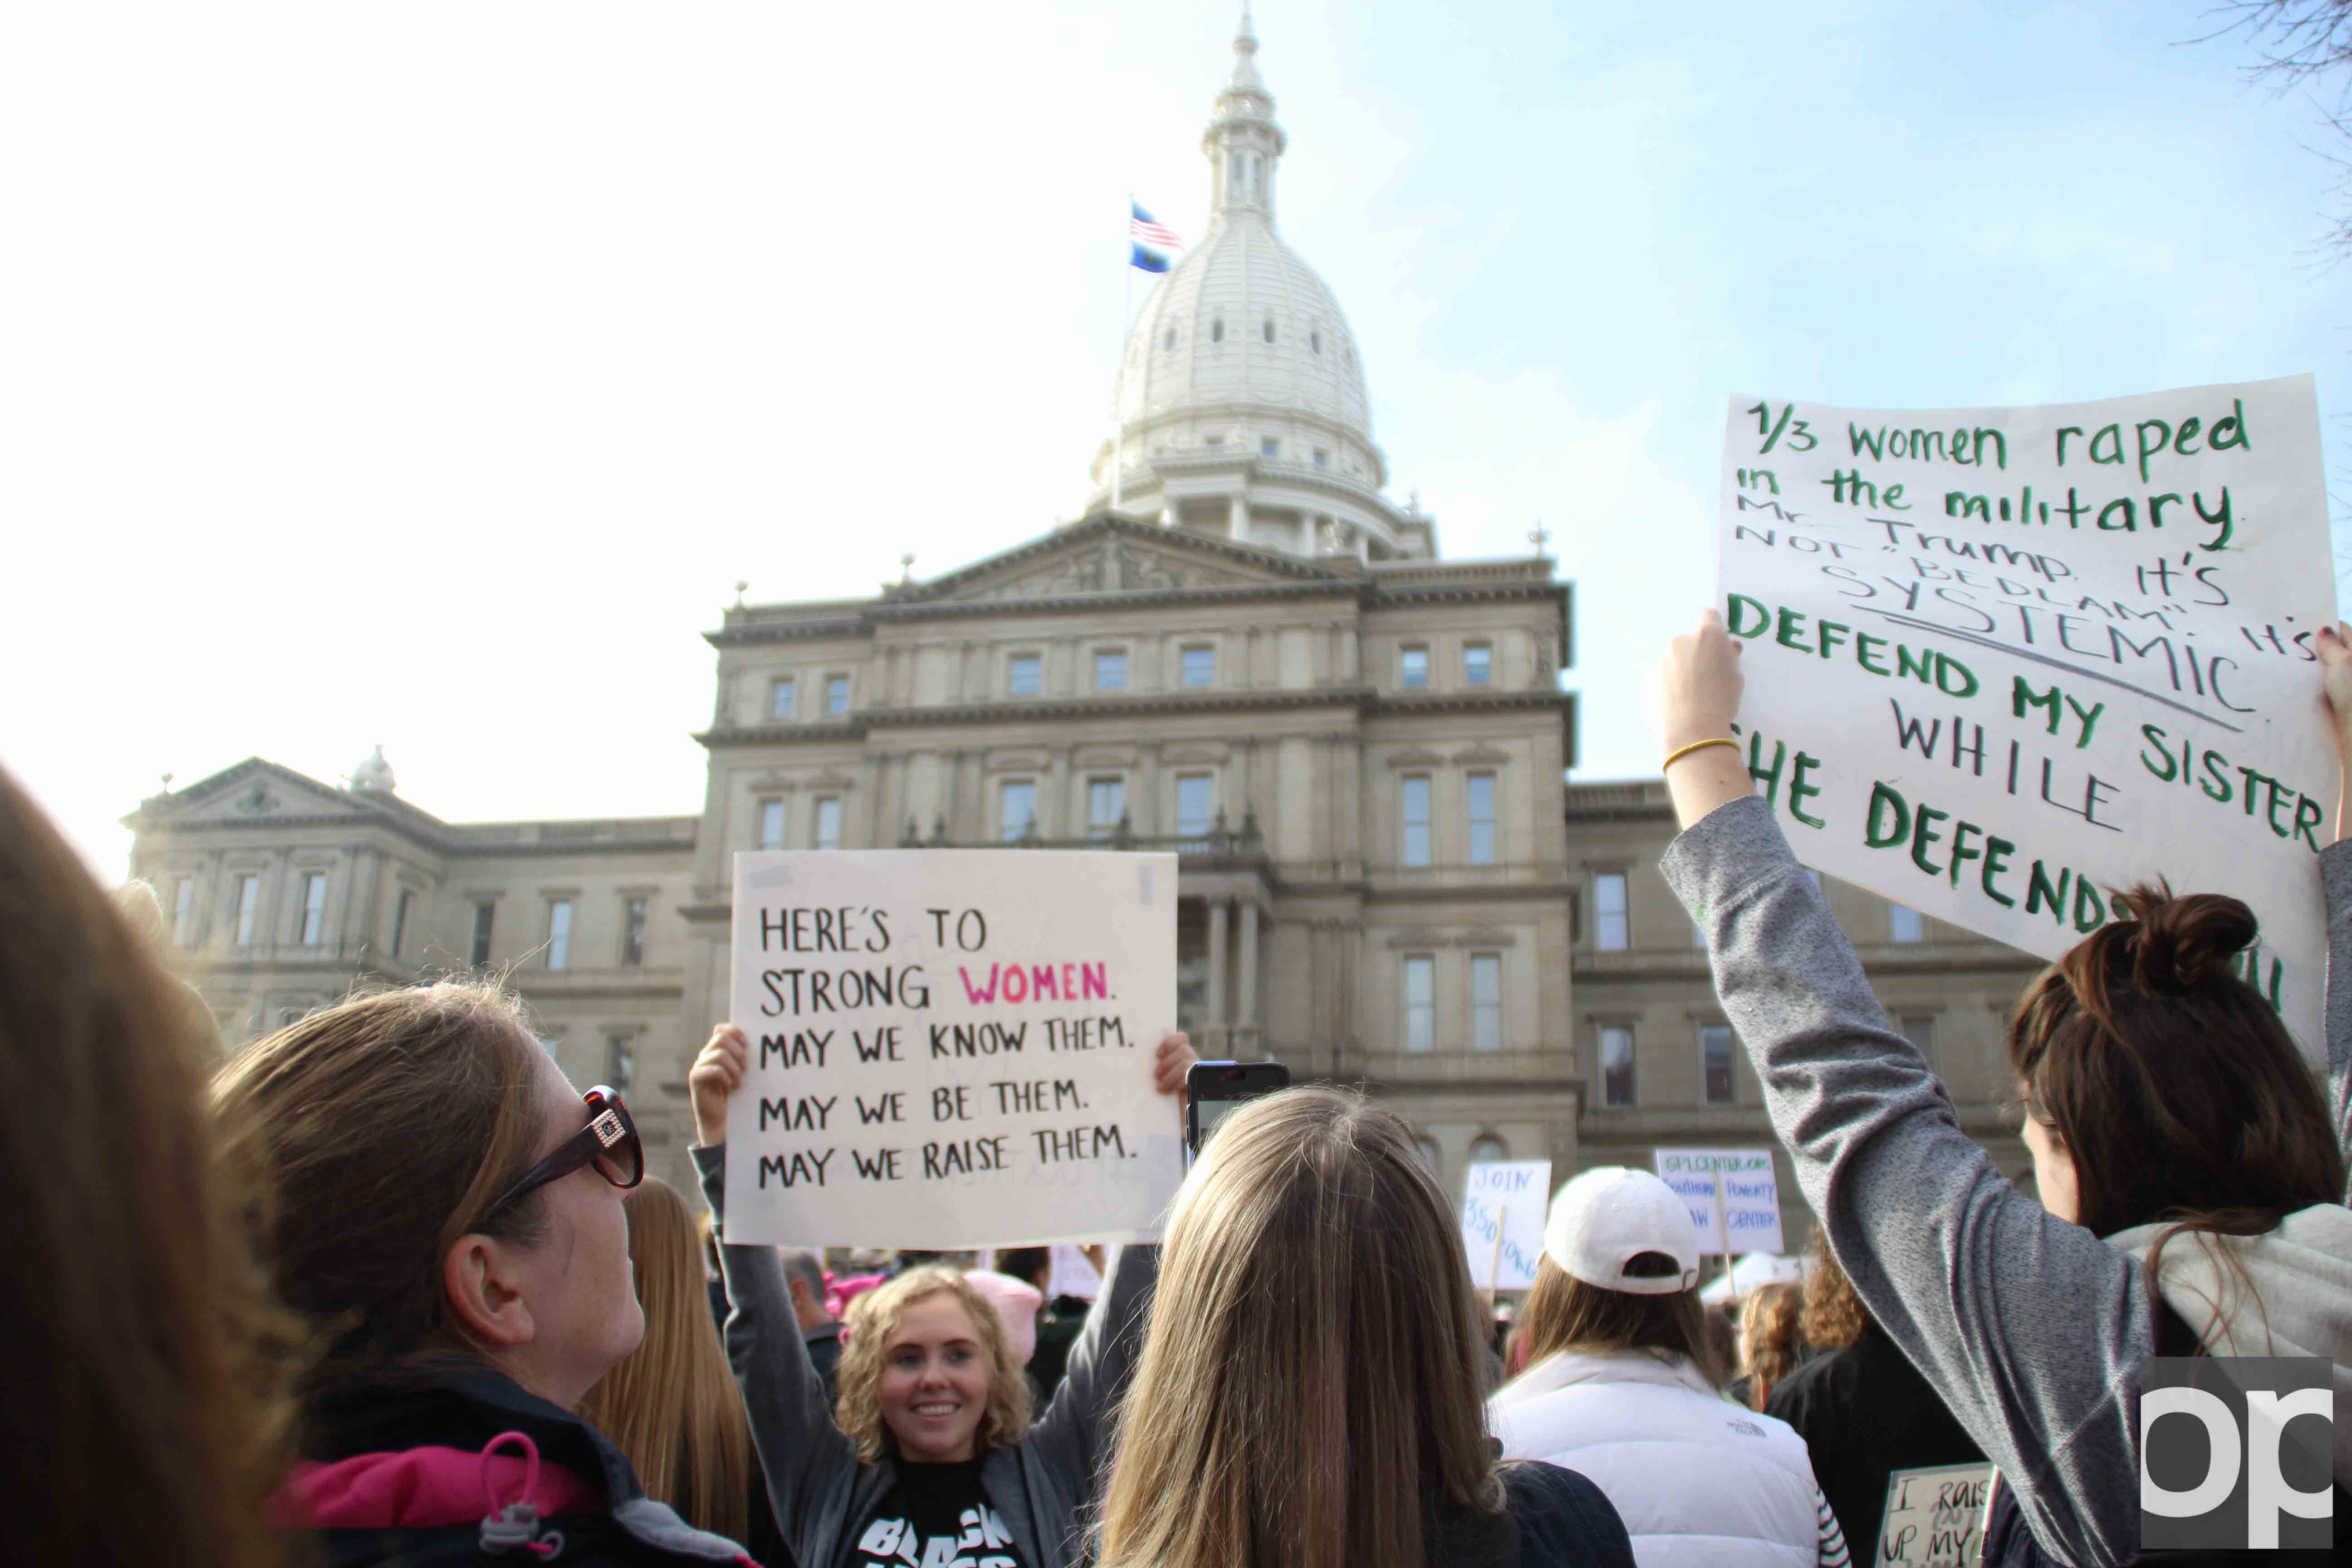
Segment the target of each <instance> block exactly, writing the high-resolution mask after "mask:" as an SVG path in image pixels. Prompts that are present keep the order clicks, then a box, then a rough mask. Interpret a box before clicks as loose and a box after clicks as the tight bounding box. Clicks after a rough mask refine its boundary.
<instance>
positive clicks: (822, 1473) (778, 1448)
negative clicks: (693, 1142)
mask: <svg viewBox="0 0 2352 1568" xmlns="http://www.w3.org/2000/svg"><path fill="white" fill-rule="evenodd" d="M691 1152H692V1154H693V1155H694V1165H695V1171H696V1173H697V1174H698V1175H699V1176H700V1177H701V1178H702V1195H703V1196H704V1198H705V1199H707V1200H708V1201H709V1205H710V1217H711V1218H712V1220H714V1221H715V1222H717V1223H718V1225H719V1236H720V1237H721V1238H722V1239H723V1238H724V1237H725V1236H726V1234H727V1232H726V1219H727V1214H726V1206H727V1146H726V1145H725V1144H723V1143H721V1144H718V1145H715V1146H712V1147H707V1148H706V1147H702V1146H697V1147H696V1148H694V1149H693V1150H692V1151H691ZM719 1272H720V1273H721V1274H722V1275H723V1276H724V1277H725V1279H726V1281H727V1300H728V1304H729V1307H730V1311H729V1312H728V1314H727V1359H728V1362H729V1363H730V1364H731V1365H732V1366H733V1368H734V1370H735V1381H736V1383H737V1384H739V1385H740V1387H741V1388H742V1391H743V1406H744V1409H745V1411H746V1412H747V1413H748V1414H749V1415H750V1416H751V1443H752V1446H753V1447H755V1448H757V1449H758V1450H759V1455H760V1469H761V1473H762V1474H763V1475H764V1476H765V1477H766V1478H767V1482H768V1501H769V1505H770V1506H771V1507H772V1508H773V1509H774V1510H775V1514H776V1528H777V1529H778V1530H779V1531H782V1533H783V1537H784V1540H785V1541H786V1542H788V1543H789V1544H790V1545H791V1547H792V1549H793V1556H794V1557H796V1558H797V1559H798V1560H799V1561H801V1562H803V1563H830V1562H833V1561H835V1560H836V1559H837V1558H838V1556H839V1554H840V1553H839V1548H838V1545H837V1542H838V1538H839V1536H840V1534H841V1531H843V1530H844V1528H845V1526H846V1524H847V1522H848V1515H849V1511H850V1505H851V1501H852V1498H853V1495H854V1493H855V1491H856V1485H857V1475H858V1465H857V1449H856V1445H854V1444H853V1443H851V1442H850V1440H849V1437H848V1435H847V1434H845V1432H843V1431H842V1430H841V1428H840V1427H838V1426H835V1425H834V1422H833V1413H832V1411H831V1410H830V1409H828V1408H827V1407H826V1404H825V1397H824V1379H823V1378H821V1377H819V1376H818V1375H817V1370H816V1367H815V1365H814V1363H812V1362H810V1360H809V1355H808V1342H807V1341H805V1340H803V1338H802V1337H801V1331H800V1321H799V1320H798V1319H797V1318H795V1317H794V1316H793V1296H792V1290H791V1289H790V1287H788V1286H787V1285H786V1284H785V1282H784V1266H783V1260H782V1258H779V1257H777V1255H776V1249H775V1248H774V1247H738V1246H735V1245H733V1244H732V1243H730V1244H728V1245H725V1246H722V1247H719Z"/></svg>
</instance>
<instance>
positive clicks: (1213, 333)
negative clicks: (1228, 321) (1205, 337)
mask: <svg viewBox="0 0 2352 1568" xmlns="http://www.w3.org/2000/svg"><path fill="white" fill-rule="evenodd" d="M1209 341H1210V342H1213V343H1221V342H1224V341H1225V319H1224V318H1223V316H1218V317H1214V318H1213V319H1212V320H1211V321H1210V322H1209Z"/></svg>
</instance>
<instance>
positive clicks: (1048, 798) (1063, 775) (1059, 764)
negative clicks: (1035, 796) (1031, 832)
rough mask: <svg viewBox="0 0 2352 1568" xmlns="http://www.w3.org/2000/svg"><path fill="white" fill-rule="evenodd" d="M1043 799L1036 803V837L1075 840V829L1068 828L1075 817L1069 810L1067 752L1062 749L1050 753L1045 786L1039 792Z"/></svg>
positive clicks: (1077, 835) (1066, 749)
mask: <svg viewBox="0 0 2352 1568" xmlns="http://www.w3.org/2000/svg"><path fill="white" fill-rule="evenodd" d="M1039 794H1040V795H1043V796H1044V797H1045V798H1043V799H1041V800H1040V801H1039V802H1038V803H1037V806H1038V810H1037V837H1040V838H1052V837H1057V836H1058V837H1065V838H1075V837H1079V832H1078V830H1076V829H1075V828H1074V827H1073V826H1071V825H1072V822H1073V820H1074V819H1075V816H1076V814H1075V813H1073V812H1072V811H1071V809H1070V752H1069V748H1068V747H1066V746H1065V747H1063V748H1061V749H1060V750H1058V751H1056V752H1055V753H1054V760H1053V762H1052V763H1050V764H1049V765H1048V766H1047V768H1046V771H1045V789H1043V790H1042V791H1040V792H1039Z"/></svg>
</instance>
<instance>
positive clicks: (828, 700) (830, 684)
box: [824, 675, 849, 717]
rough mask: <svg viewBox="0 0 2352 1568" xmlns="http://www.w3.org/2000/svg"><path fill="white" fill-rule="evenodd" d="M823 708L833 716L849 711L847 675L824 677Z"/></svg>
mask: <svg viewBox="0 0 2352 1568" xmlns="http://www.w3.org/2000/svg"><path fill="white" fill-rule="evenodd" d="M824 710H825V712H827V713H828V714H831V715H834V716H835V717H838V716H839V715H841V714H844V713H846V712H848V711H849V677H847V676H845V675H828V676H826V677H825V678H824Z"/></svg>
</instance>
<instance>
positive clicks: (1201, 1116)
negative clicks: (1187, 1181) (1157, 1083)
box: [1184, 1062, 1290, 1159]
mask: <svg viewBox="0 0 2352 1568" xmlns="http://www.w3.org/2000/svg"><path fill="white" fill-rule="evenodd" d="M1289 1087H1290V1069H1289V1068H1286V1067H1284V1066H1283V1065H1282V1064H1281V1063H1280V1062H1194V1063H1193V1064H1192V1066H1191V1067H1190V1068H1186V1069H1185V1072H1184V1142H1185V1143H1186V1144H1187V1145H1188V1146H1189V1147H1190V1148H1191V1149H1192V1154H1193V1157H1194V1158H1196V1159H1197V1158H1198V1157H1199V1156H1200V1152H1201V1147H1202V1144H1204V1143H1206V1142H1208V1141H1209V1135H1210V1134H1211V1133H1213V1132H1214V1131H1216V1130H1217V1123H1218V1122H1219V1121H1223V1120H1224V1117H1225V1113H1226V1112H1227V1111H1230V1110H1233V1108H1234V1107H1235V1106H1236V1105H1240V1104H1242V1103H1243V1102H1244V1101H1245V1100H1255V1099H1257V1098H1258V1097H1259V1096H1261V1095H1267V1094H1272V1093H1274V1092H1275V1091H1276V1089H1288V1088H1289Z"/></svg>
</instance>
